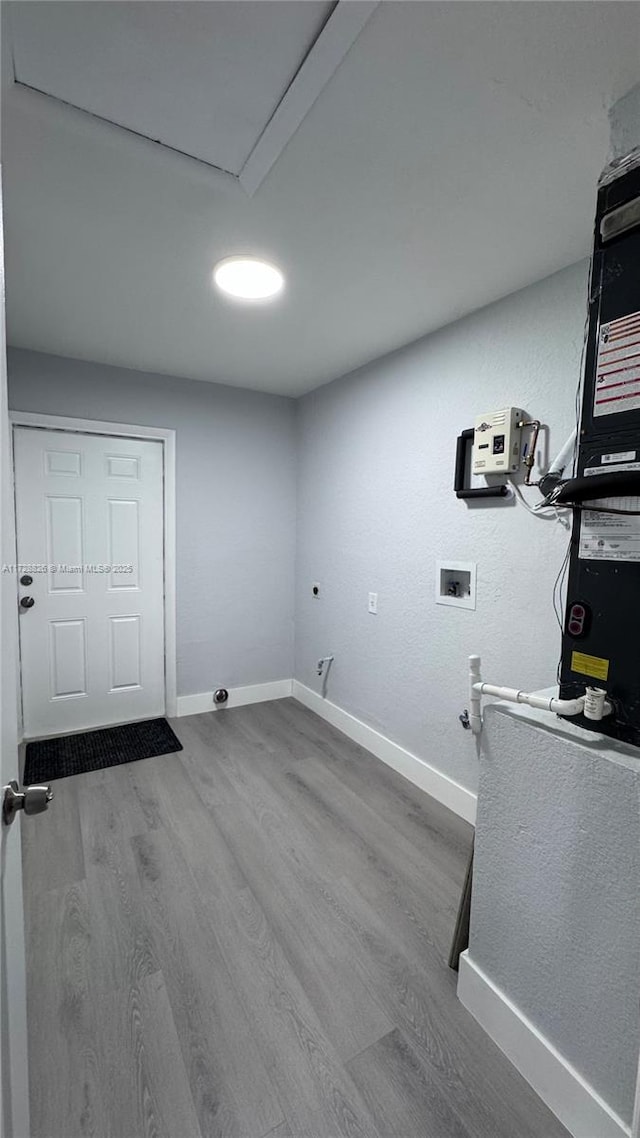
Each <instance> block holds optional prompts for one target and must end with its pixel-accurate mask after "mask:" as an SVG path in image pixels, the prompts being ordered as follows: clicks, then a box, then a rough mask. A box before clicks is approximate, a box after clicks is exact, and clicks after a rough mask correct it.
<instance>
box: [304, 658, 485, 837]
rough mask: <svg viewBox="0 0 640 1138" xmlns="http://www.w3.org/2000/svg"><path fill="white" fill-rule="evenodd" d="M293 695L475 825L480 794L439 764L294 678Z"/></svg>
mask: <svg viewBox="0 0 640 1138" xmlns="http://www.w3.org/2000/svg"><path fill="white" fill-rule="evenodd" d="M292 694H293V697H294V699H297V700H299V701H300V703H303V704H304V705H305V707H308V708H310V710H311V711H315V713H316V715H319V716H321V718H322V719H326V720H327V722H328V723H331V724H332V725H333V726H334V727H337V728H338V730H339V731H342V732H343V734H345V735H348V736H349V738H350V739H353V741H354V742H355V743H359V744H360V746H361V747H366V749H367V750H368V751H371V752H372V754H374V755H375V756H376V758H378V759H381V760H382V762H383V763H386V764H387V766H390V767H393V769H394V770H395V771H397V772H398V774H401V775H403V776H404V778H406V779H408V781H409V782H412V783H414V785H415V786H419V787H420V790H424V791H425V792H426V793H427V794H430V795H431V797H432V798H435V799H436V800H437V801H438V802H442V803H443V805H444V806H448V807H449V809H450V810H453V811H454V813H455V814H459V815H460V817H461V818H464V819H465V821H467V822H471V824H472V825H473V823H475V820H476V802H477V796H476V795H475V794H474V793H473V792H472V791H471V790H467V788H466V787H465V786H462V785H461V784H460V783H459V782H455V781H454V779H452V778H449V776H448V775H446V774H443V773H442V771H439V770H437V769H436V767H432V766H431V765H430V764H429V763H427V762H425V760H424V759H420V758H418V756H417V755H413V754H412V753H411V751H406V750H405V749H404V747H400V746H399V745H398V743H394V742H393V741H392V740H391V739H388V738H387V737H386V735H381V734H380V732H379V731H376V730H375V729H374V728H373V727H369V726H368V725H367V724H366V723H363V722H362V720H361V719H356V717H355V716H354V715H350V714H349V712H348V711H343V710H342V708H341V707H338V705H337V704H335V703H331V702H330V701H329V700H328V699H323V698H322V696H320V695H318V693H317V692H314V691H312V689H311V688H308V687H306V686H305V685H304V684H301V683H299V682H298V680H294V681H293V693H292Z"/></svg>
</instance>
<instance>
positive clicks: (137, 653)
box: [14, 427, 165, 738]
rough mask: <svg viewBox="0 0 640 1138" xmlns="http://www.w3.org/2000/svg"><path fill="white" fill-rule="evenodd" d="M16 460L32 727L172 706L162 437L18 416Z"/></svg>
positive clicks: (69, 726)
mask: <svg viewBox="0 0 640 1138" xmlns="http://www.w3.org/2000/svg"><path fill="white" fill-rule="evenodd" d="M14 462H15V482H16V515H17V518H16V521H17V534H18V542H17V550H18V563H19V568H18V571H17V576H18V582H19V584H18V594H19V598H20V603H19V606H18V608H19V614H20V616H19V626H20V652H21V666H22V707H23V721H24V734H25V737H27V738H34V737H36V736H39V735H52V734H60V733H64V732H67V731H77V730H82V729H84V728H90V727H102V726H105V725H107V724H110V723H122V722H127V721H131V720H135V719H145V718H148V717H152V716H157V715H163V714H164V711H165V700H164V587H163V569H164V564H163V557H164V540H163V448H162V443H161V442H158V441H154V440H141V439H132V438H121V437H117V438H116V437H111V436H104V435H94V434H82V433H79V432H78V433H76V432H69V431H56V430H50V429H41V428H35V427H16V428H15V434H14ZM29 577H31V582H29V581H28V578H29ZM21 581H23V582H26V583H20V582H21ZM27 604H29V605H30V606H31V607H26V605H27Z"/></svg>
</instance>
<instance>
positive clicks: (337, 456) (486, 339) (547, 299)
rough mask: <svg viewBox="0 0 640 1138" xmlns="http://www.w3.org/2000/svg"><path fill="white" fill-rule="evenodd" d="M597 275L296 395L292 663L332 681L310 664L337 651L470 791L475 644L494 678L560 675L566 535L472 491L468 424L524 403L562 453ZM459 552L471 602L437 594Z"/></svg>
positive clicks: (341, 665)
mask: <svg viewBox="0 0 640 1138" xmlns="http://www.w3.org/2000/svg"><path fill="white" fill-rule="evenodd" d="M586 280H587V265H586V263H582V264H580V265H577V266H574V267H572V268H570V269H567V270H565V271H563V272H561V273H558V274H556V275H555V276H553V277H550V278H548V279H547V280H544V281H542V282H540V283H539V284H536V285H533V286H531V287H530V288H527V289H525V290H523V291H521V292H519V293H516V294H514V295H512V296H510V297H508V298H507V299H506V300H503V301H500V302H499V303H497V304H494V305H492V306H491V307H489V308H486V309H484V310H482V311H480V312H477V313H475V314H474V315H472V316H470V317H468V318H466V319H464V320H461V321H459V322H458V323H456V324H454V325H451V326H449V327H448V328H445V329H443V330H442V331H440V332H438V333H436V334H435V335H432V336H429V337H428V338H426V339H425V340H423V341H420V342H419V343H416V344H414V345H412V346H410V347H408V348H406V349H404V350H403V351H401V352H397V353H395V354H394V355H391V356H389V357H387V358H385V359H382V360H379V361H377V362H376V363H373V364H371V365H369V366H368V367H365V368H363V369H361V370H360V371H358V372H356V373H354V374H353V375H351V376H349V377H347V378H345V379H342V380H338V381H336V382H335V383H332V384H330V385H328V386H326V387H322V388H320V389H318V390H317V391H315V392H312V393H311V394H310V395H308V396H306V397H305V398H304V399H302V400H300V401H299V402H298V442H299V450H298V546H297V574H296V591H297V595H296V670H295V675H296V678H297V679H298V680H300V681H301V682H302V683H304V684H307V685H308V686H309V687H312V688H315V689H316V690H318V689H319V682H320V681H319V680H318V678H317V676H316V674H315V668H314V664H315V662H316V660H317V659H318V657H320V656H324V655H327V654H330V653H333V654H335V663H334V664H333V666H332V669H331V673H330V678H329V683H328V689H327V696H328V698H329V699H330V700H332V701H333V702H335V703H337V704H339V705H340V707H342V708H344V709H346V710H347V711H349V712H351V713H352V714H353V715H355V716H357V717H358V718H360V719H363V720H364V721H365V722H366V723H368V724H370V725H371V726H373V727H375V728H376V729H378V730H379V731H381V732H382V733H383V734H385V735H388V736H390V737H391V738H392V739H393V740H394V741H395V742H397V743H400V744H402V745H403V746H404V747H407V748H408V749H409V750H411V751H413V752H414V753H416V754H417V755H419V756H420V757H421V758H423V759H425V760H427V761H428V762H430V763H432V764H433V765H434V766H436V767H438V768H439V769H441V770H443V771H445V772H446V773H447V774H448V775H450V776H451V777H453V778H455V779H457V780H458V781H460V782H462V783H463V784H464V785H466V786H468V787H471V788H475V785H476V780H477V760H476V756H475V747H474V743H473V740H472V739H471V737H470V735H469V733H466V732H463V731H462V729H461V727H460V724H459V722H458V714H459V713H460V712H461V711H462V709H463V707H464V706H465V705H466V703H467V686H466V673H467V656H468V655H469V654H470V653H471V652H474V651H477V652H481V653H482V655H483V674H484V675H485V677H486V679H487V680H490V681H491V680H493V682H496V683H503V684H504V683H509V684H514V685H517V686H521V687H523V688H540V687H546V686H548V685H549V684H550V683H552V682H553V680H554V678H555V672H556V665H557V662H558V655H559V647H560V645H559V633H558V627H557V625H556V622H555V618H554V615H553V607H552V592H553V586H554V581H555V578H556V575H557V573H558V570H559V568H560V565H561V563H562V560H563V558H564V555H565V550H566V548H567V543H568V534H567V531H566V530H565V529H564V528H563V527H562V526H561V525H559V524H558V523H557V522H556V521H549V520H542V519H541V518H539V517H538V518H535V517H532V516H531V515H530V514H528V513H527V512H526V511H525V509H524V508H523V507H522V506H521V505H520V504H519V503H516V502H514V501H513V500H511V501H510V502H508V503H504V502H500V503H496V502H495V501H493V502H491V501H488V502H485V503H482V504H477V503H476V504H474V505H469V504H466V503H465V502H462V501H458V500H457V499H456V497H455V495H454V493H453V489H452V485H453V466H454V454H455V443H456V436H457V435H458V433H459V432H460V431H461V430H462V429H463V428H465V427H469V426H473V421H474V418H475V416H476V415H478V414H482V413H483V412H485V411H489V410H492V409H495V408H499V407H503V406H506V405H508V404H513V405H515V406H522V407H524V408H525V409H526V411H528V412H529V414H531V415H535V416H536V417H539V418H541V419H542V420H543V422H545V423H548V424H549V425H550V431H549V433H548V434H545V436H543V440H542V449H543V451H544V450H545V449H548V450H550V451H551V452H556V451H557V450H559V448H560V446H561V445H562V444H563V442H564V441H565V439H566V437H567V436H568V434H569V432H570V430H571V429H572V427H573V425H574V422H575V409H574V407H575V393H576V385H577V381H578V374H579V367H580V354H581V348H582V339H583V327H584V320H585V314H586ZM551 457H553V454H552V455H551ZM531 498H532V500H534V501H535V500H536V499H537V492H535V491H532V492H531ZM446 557H449V558H452V559H455V560H459V561H475V562H477V565H478V586H477V593H478V597H477V610H476V611H475V612H471V611H464V610H456V609H453V608H446V607H443V606H440V605H436V604H435V601H434V590H435V584H434V578H435V564H436V560H437V559H439V558H446ZM314 581H318V582H320V583H321V597H320V599H319V600H314V599H313V597H312V593H311V584H312V582H314ZM369 591H375V592H377V593H378V594H379V613H378V615H377V616H370V615H369V614H368V612H367V594H368V592H369Z"/></svg>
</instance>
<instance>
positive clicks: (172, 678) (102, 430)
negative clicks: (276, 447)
mask: <svg viewBox="0 0 640 1138" xmlns="http://www.w3.org/2000/svg"><path fill="white" fill-rule="evenodd" d="M9 420H10V422H11V445H12V471H14V466H13V437H14V429H15V428H16V427H40V428H41V429H44V430H49V431H67V432H73V431H75V432H77V433H78V434H83V435H109V436H112V437H115V438H118V437H120V438H124V439H144V440H147V441H149V440H155V441H157V442H161V443H162V456H163V457H162V470H163V481H164V493H163V496H162V497H163V511H164V702H165V715H167V716H168V717H169V718H174V717H175V716H176V714H177V657H176V432H175V431H174V430H173V429H172V428H171V427H142V426H140V425H136V424H133V423H108V422H105V421H103V420H101V419H74V418H69V417H67V416H65V415H41V414H39V413H38V412H34V411H10V412H9ZM16 540H17V539H16Z"/></svg>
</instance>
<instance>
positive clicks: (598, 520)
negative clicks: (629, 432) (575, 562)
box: [578, 456, 640, 561]
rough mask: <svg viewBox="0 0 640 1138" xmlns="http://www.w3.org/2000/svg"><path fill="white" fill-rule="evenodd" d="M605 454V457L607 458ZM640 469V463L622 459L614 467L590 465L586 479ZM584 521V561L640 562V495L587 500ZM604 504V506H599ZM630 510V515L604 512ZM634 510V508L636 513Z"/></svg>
mask: <svg viewBox="0 0 640 1138" xmlns="http://www.w3.org/2000/svg"><path fill="white" fill-rule="evenodd" d="M604 457H605V456H603V458H604ZM628 470H629V471H630V470H640V462H621V463H617V464H613V465H611V466H589V467H587V469H586V470H585V471H584V475H585V478H591V477H593V475H594V474H615V473H617V472H622V471H628ZM584 505H585V506H586V507H588V506H591V507H593V508H592V509H585V510H584V511H583V514H582V520H581V524H580V546H579V549H578V557H580V558H581V559H582V560H583V561H640V498H634V497H631V496H630V495H629V496H628V497H625V498H602V499H599V500H598V501H597V502H585V503H584ZM598 507H600V509H598ZM607 509H610V510H628V511H629V513H627V514H607V513H605V512H604V511H605V510H607ZM631 511H634V512H633V513H632V512H631Z"/></svg>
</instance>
